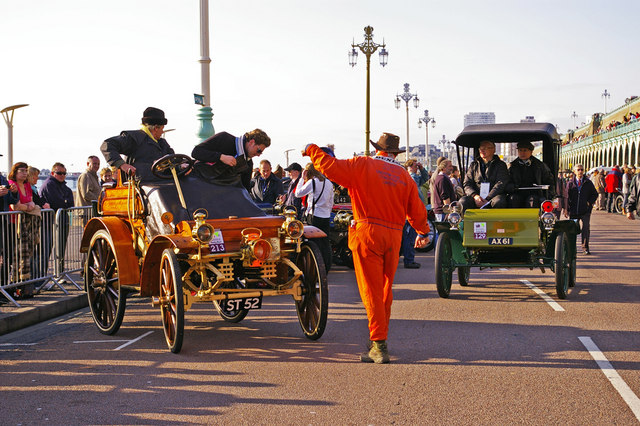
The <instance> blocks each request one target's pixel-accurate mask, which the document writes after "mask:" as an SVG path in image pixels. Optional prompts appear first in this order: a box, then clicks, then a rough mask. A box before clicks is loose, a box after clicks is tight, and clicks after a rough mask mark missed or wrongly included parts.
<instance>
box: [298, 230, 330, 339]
mask: <svg viewBox="0 0 640 426" xmlns="http://www.w3.org/2000/svg"><path fill="white" fill-rule="evenodd" d="M295 263H296V266H297V267H298V268H299V269H300V270H301V271H302V277H301V279H302V283H303V284H302V293H303V294H302V300H300V301H298V300H296V311H297V313H298V320H299V322H300V326H301V327H302V331H303V332H304V335H305V337H307V338H308V339H310V340H317V339H319V338H320V337H321V336H322V334H323V333H324V329H325V327H326V326H327V315H328V311H329V285H328V284H327V273H326V271H325V267H324V261H323V259H322V254H321V253H320V249H319V248H318V246H317V245H316V244H315V243H314V242H313V241H305V242H304V243H302V246H301V247H300V253H298V256H297V257H296V262H295Z"/></svg>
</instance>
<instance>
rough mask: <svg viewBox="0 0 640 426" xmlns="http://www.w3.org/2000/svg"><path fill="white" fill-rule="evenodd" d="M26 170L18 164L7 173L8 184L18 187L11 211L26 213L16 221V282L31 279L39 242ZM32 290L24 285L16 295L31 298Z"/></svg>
mask: <svg viewBox="0 0 640 426" xmlns="http://www.w3.org/2000/svg"><path fill="white" fill-rule="evenodd" d="M28 168H29V166H28V165H27V163H24V162H18V163H15V164H14V165H13V167H12V168H11V172H10V173H9V183H12V184H15V185H16V186H17V187H18V195H19V200H18V202H17V203H15V204H12V205H11V210H13V211H19V212H24V213H26V214H23V215H21V216H20V217H19V219H18V220H19V226H18V240H19V244H18V247H19V252H18V259H17V272H18V281H28V280H30V279H31V259H32V257H33V251H34V248H35V246H36V245H37V244H38V243H39V241H40V221H41V219H40V206H38V205H37V204H36V203H35V202H34V201H33V190H32V189H31V185H30V184H29V181H28V180H27V177H28ZM14 261H15V260H14ZM33 290H34V285H33V283H30V284H26V285H24V286H22V287H21V288H18V289H17V291H16V293H17V294H16V295H17V296H18V297H31V296H33Z"/></svg>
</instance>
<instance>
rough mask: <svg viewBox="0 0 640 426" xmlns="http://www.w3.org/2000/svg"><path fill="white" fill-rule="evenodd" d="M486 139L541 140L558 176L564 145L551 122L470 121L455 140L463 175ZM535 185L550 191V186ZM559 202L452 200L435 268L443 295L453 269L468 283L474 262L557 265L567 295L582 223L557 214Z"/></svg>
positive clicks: (441, 225)
mask: <svg viewBox="0 0 640 426" xmlns="http://www.w3.org/2000/svg"><path fill="white" fill-rule="evenodd" d="M484 140H489V141H492V142H494V143H496V146H499V145H500V144H517V142H520V141H529V142H532V143H534V145H536V144H539V145H541V148H542V149H541V155H542V157H540V154H539V153H538V152H537V151H538V149H536V151H535V152H534V155H536V156H537V158H538V159H540V160H542V161H543V162H544V163H545V164H546V165H547V166H549V168H550V169H551V172H552V173H553V175H554V176H556V175H557V172H558V162H559V158H560V147H561V145H560V138H559V136H558V134H557V132H556V129H555V126H553V125H552V124H549V123H514V124H491V125H471V126H467V127H465V128H464V130H463V131H462V132H461V133H460V134H459V135H458V137H457V138H456V140H455V145H456V148H457V156H458V164H460V165H461V166H462V167H461V170H462V173H463V175H464V173H466V170H467V169H468V166H469V165H470V163H471V161H472V160H473V158H476V157H477V156H478V146H479V144H480V142H481V141H484ZM498 152H499V151H498ZM520 189H521V190H523V189H529V190H530V189H532V188H520ZM535 189H536V190H540V191H541V192H542V193H543V194H548V193H549V187H548V186H540V187H536V188H535ZM513 190H518V189H513ZM557 205H558V200H557V199H556V200H550V199H547V200H546V201H544V202H543V203H542V204H541V206H540V208H501V209H468V210H466V211H464V212H463V211H462V209H461V206H460V205H452V207H451V209H450V210H449V213H448V215H447V218H446V220H445V221H444V222H438V223H436V227H437V229H438V232H439V236H438V241H437V243H436V251H435V271H436V286H437V289H438V294H439V295H440V297H443V298H447V297H449V293H450V291H451V284H452V274H453V271H454V270H456V269H457V275H458V282H459V283H460V285H461V286H467V285H468V284H469V279H470V270H471V268H472V267H478V268H480V269H484V268H500V267H507V268H517V267H522V268H529V269H532V270H533V269H537V268H539V269H540V270H541V271H542V272H545V270H547V269H548V270H551V271H553V272H554V273H555V287H556V293H557V295H558V297H559V298H560V299H564V298H566V297H567V294H568V288H569V287H572V286H574V285H575V277H576V235H577V234H578V233H579V231H580V229H579V226H578V224H577V223H576V222H575V221H573V220H557V218H556V215H555V214H554V208H555V207H557Z"/></svg>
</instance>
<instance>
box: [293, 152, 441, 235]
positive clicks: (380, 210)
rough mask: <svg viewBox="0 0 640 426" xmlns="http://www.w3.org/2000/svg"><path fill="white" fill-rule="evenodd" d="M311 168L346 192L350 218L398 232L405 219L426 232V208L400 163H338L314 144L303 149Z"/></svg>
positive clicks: (386, 159) (361, 160)
mask: <svg viewBox="0 0 640 426" xmlns="http://www.w3.org/2000/svg"><path fill="white" fill-rule="evenodd" d="M305 154H306V155H309V156H310V157H311V161H313V165H314V167H315V168H316V169H317V170H319V171H320V172H321V173H322V174H323V175H325V176H326V177H328V178H329V179H330V180H331V181H333V182H335V183H337V184H339V185H342V186H344V187H345V188H347V189H348V190H349V196H350V197H351V205H352V208H353V218H354V219H355V220H356V221H357V222H368V223H371V224H376V225H379V226H382V227H386V228H389V229H393V230H398V231H401V230H402V227H403V226H404V223H405V220H409V224H410V225H411V226H412V227H413V228H414V229H415V230H416V231H418V233H419V234H421V235H426V234H427V233H428V232H429V225H428V224H427V209H426V208H425V206H424V204H423V203H422V201H421V200H420V197H419V195H418V187H417V185H416V183H415V181H414V180H413V179H412V178H411V176H410V175H409V173H408V172H407V171H406V169H405V168H404V167H402V165H401V164H399V163H398V162H396V161H395V160H393V159H391V158H389V157H379V156H376V157H354V158H350V159H348V160H338V159H336V158H334V157H332V156H330V155H328V154H327V153H325V152H324V151H322V150H321V149H320V148H319V147H318V146H317V145H314V144H311V145H308V146H307V148H306V152H305Z"/></svg>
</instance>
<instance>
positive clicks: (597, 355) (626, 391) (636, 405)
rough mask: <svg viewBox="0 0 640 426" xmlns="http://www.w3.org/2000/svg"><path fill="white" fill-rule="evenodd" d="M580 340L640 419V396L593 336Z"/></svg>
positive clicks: (639, 419) (580, 338)
mask: <svg viewBox="0 0 640 426" xmlns="http://www.w3.org/2000/svg"><path fill="white" fill-rule="evenodd" d="M578 339H579V340H580V342H582V344H583V345H584V347H585V348H587V350H588V351H589V354H590V355H591V357H592V358H593V359H594V361H595V362H596V364H598V367H600V370H602V373H603V374H604V375H605V377H606V378H607V379H609V382H611V384H612V385H613V387H614V388H615V390H617V391H618V393H619V394H620V396H621V397H622V399H624V402H626V403H627V405H628V406H629V408H631V411H633V414H634V415H635V416H636V419H638V421H640V398H638V397H637V396H636V394H635V393H633V391H632V390H631V388H630V387H629V385H627V383H626V382H625V381H624V380H622V377H620V375H619V374H618V372H617V371H616V370H615V369H614V368H613V366H612V365H611V363H610V362H609V360H607V357H605V356H604V354H603V353H602V352H601V351H600V348H598V346H596V344H595V343H593V340H591V337H589V336H582V337H578Z"/></svg>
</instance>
